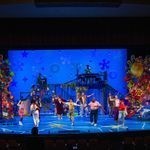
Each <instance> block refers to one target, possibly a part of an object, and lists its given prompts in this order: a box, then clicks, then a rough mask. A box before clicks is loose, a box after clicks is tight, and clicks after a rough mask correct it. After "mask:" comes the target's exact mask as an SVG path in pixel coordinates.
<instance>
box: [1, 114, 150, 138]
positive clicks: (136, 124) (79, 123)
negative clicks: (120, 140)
mask: <svg viewBox="0 0 150 150" xmlns="http://www.w3.org/2000/svg"><path fill="white" fill-rule="evenodd" d="M18 122H19V117H18V116H16V117H15V119H14V120H13V121H9V122H1V123H0V134H31V129H32V127H33V120H32V116H26V117H24V120H23V126H20V125H19V124H18ZM38 129H39V134H41V135H44V134H46V135H47V134H52V135H54V134H56V135H57V134H86V133H88V134H90V133H95V134H101V133H108V132H109V133H111V132H129V131H141V130H150V121H141V120H138V119H136V118H131V119H126V120H125V125H124V126H121V125H116V124H115V121H114V120H113V118H111V117H109V116H108V115H99V119H98V125H97V126H96V127H95V126H91V124H90V121H89V117H80V116H76V117H75V124H74V126H72V125H71V122H70V120H69V118H68V117H67V116H63V119H62V120H58V118H57V116H54V115H53V114H41V116H40V125H39V128H38Z"/></svg>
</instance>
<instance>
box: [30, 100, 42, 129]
mask: <svg viewBox="0 0 150 150" xmlns="http://www.w3.org/2000/svg"><path fill="white" fill-rule="evenodd" d="M30 111H31V114H32V117H33V122H34V126H35V127H38V126H39V122H40V119H39V106H38V105H37V104H36V101H32V103H31V106H30Z"/></svg>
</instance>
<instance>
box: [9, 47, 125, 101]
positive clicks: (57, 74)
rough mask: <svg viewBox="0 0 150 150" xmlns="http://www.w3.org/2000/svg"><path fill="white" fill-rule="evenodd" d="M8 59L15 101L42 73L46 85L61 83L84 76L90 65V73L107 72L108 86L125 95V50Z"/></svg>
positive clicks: (27, 53)
mask: <svg viewBox="0 0 150 150" xmlns="http://www.w3.org/2000/svg"><path fill="white" fill-rule="evenodd" d="M8 58H9V61H10V64H11V67H10V68H11V70H12V71H13V72H14V74H15V75H14V77H13V82H12V83H11V86H10V90H11V92H12V93H13V95H14V97H15V100H16V101H18V100H19V98H20V92H30V89H31V86H32V85H33V84H35V83H36V80H37V76H38V74H39V73H42V75H44V76H45V77H46V78H47V81H48V84H55V83H58V84H59V83H65V82H67V81H70V80H73V79H75V78H76V74H77V69H78V70H79V74H82V73H84V70H85V67H86V65H90V66H91V68H92V73H100V72H104V71H107V73H108V84H109V85H111V86H112V87H113V88H115V89H116V90H118V91H119V92H120V93H122V94H125V93H126V83H125V82H124V77H125V73H126V71H125V66H126V61H127V50H126V49H67V50H66V49H62V50H9V51H8Z"/></svg>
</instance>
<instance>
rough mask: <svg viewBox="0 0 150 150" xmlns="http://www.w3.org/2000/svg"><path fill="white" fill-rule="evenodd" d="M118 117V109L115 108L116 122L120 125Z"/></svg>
mask: <svg viewBox="0 0 150 150" xmlns="http://www.w3.org/2000/svg"><path fill="white" fill-rule="evenodd" d="M118 115H119V111H118V108H117V107H115V108H114V120H115V121H116V123H118Z"/></svg>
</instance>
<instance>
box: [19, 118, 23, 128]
mask: <svg viewBox="0 0 150 150" xmlns="http://www.w3.org/2000/svg"><path fill="white" fill-rule="evenodd" d="M22 121H23V116H20V121H19V125H20V126H22V125H23V123H22Z"/></svg>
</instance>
